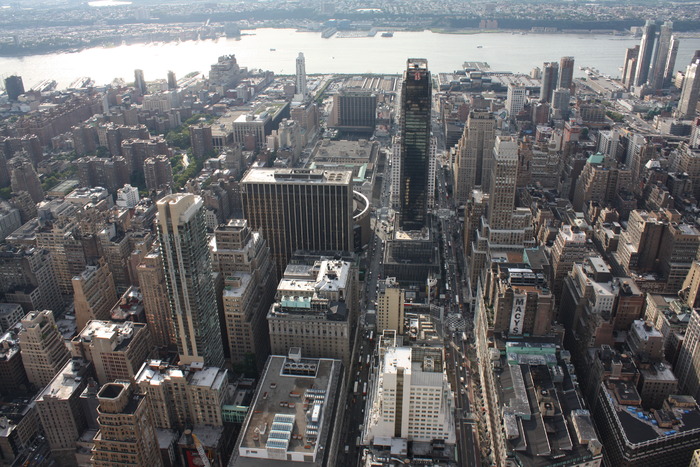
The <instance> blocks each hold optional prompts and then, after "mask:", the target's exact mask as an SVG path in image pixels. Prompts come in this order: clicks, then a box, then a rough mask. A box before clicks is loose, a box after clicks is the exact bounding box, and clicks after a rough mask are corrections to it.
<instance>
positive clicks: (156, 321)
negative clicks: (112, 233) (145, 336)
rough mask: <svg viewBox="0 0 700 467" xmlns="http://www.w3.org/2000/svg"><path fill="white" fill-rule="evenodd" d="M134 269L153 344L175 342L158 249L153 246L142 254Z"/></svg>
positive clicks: (165, 344) (161, 258) (164, 345)
mask: <svg viewBox="0 0 700 467" xmlns="http://www.w3.org/2000/svg"><path fill="white" fill-rule="evenodd" d="M136 271H137V275H138V279H139V285H140V287H141V293H142V294H143V308H144V313H145V315H146V322H147V323H148V331H149V333H150V334H151V339H152V340H153V345H155V346H157V347H167V346H170V345H174V344H176V342H177V341H176V338H175V329H174V327H173V316H172V315H171V313H170V301H169V299H168V288H167V286H166V281H165V269H164V266H163V256H162V254H161V252H160V250H159V249H158V248H154V249H153V250H151V251H150V252H149V253H148V254H147V255H146V256H144V257H143V259H142V260H141V263H140V264H139V265H138V267H137V268H136Z"/></svg>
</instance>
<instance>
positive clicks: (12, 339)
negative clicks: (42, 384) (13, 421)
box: [0, 331, 28, 452]
mask: <svg viewBox="0 0 700 467" xmlns="http://www.w3.org/2000/svg"><path fill="white" fill-rule="evenodd" d="M27 383H28V381H27V373H26V371H25V370H24V366H23V365H22V354H21V353H20V348H19V342H18V340H17V333H16V332H14V331H8V332H3V333H2V334H0V395H2V396H9V397H17V396H18V395H20V394H23V393H26V392H27ZM3 428H7V426H4V427H3ZM2 441H3V440H2V437H1V436H0V452H2V451H3V449H2Z"/></svg>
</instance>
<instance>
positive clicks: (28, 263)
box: [0, 245, 64, 312]
mask: <svg viewBox="0 0 700 467" xmlns="http://www.w3.org/2000/svg"><path fill="white" fill-rule="evenodd" d="M0 278H1V280H0V294H4V296H5V300H7V301H8V302H13V303H19V304H20V305H22V308H23V309H24V311H25V312H28V311H30V310H43V309H49V310H55V311H57V312H60V311H63V307H64V302H63V297H62V296H61V291H60V290H59V287H58V280H57V278H56V271H55V269H54V266H53V261H52V259H51V254H50V253H49V252H48V251H47V250H44V249H40V248H36V247H34V246H24V245H22V246H12V245H4V246H2V247H0Z"/></svg>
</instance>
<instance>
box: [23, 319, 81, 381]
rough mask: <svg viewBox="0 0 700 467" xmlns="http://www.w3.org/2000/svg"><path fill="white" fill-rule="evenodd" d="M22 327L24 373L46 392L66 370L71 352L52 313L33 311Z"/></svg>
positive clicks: (24, 320)
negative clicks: (59, 374) (59, 373)
mask: <svg viewBox="0 0 700 467" xmlns="http://www.w3.org/2000/svg"><path fill="white" fill-rule="evenodd" d="M21 323H22V327H21V329H20V332H19V339H20V342H21V343H22V362H23V364H24V370H25V371H26V372H27V378H28V380H29V383H31V384H33V385H34V387H36V388H42V387H44V386H46V385H47V384H49V383H50V382H51V380H52V379H53V378H54V376H56V374H57V373H58V372H59V370H60V369H61V368H63V366H64V365H65V364H66V362H67V361H68V359H69V358H70V352H69V350H68V348H67V347H66V345H65V344H64V342H63V336H62V335H61V332H60V331H59V330H58V327H57V326H56V321H55V320H54V317H53V312H52V311H51V310H43V311H30V312H29V313H28V314H27V315H26V316H25V317H24V318H23V319H22V321H21Z"/></svg>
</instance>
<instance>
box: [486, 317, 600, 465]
mask: <svg viewBox="0 0 700 467" xmlns="http://www.w3.org/2000/svg"><path fill="white" fill-rule="evenodd" d="M483 331H484V330H483V329H481V330H479V331H478V333H479V336H478V337H477V353H478V355H479V358H480V359H482V361H486V362H488V363H489V364H487V365H479V373H480V377H481V386H480V389H481V393H482V396H483V398H484V401H485V405H486V406H485V411H484V418H485V422H486V423H485V425H486V433H488V435H487V436H489V437H490V442H491V449H492V454H491V459H492V462H493V463H494V464H495V465H531V466H543V467H544V466H548V465H553V464H560V465H577V466H583V465H588V466H594V467H595V466H600V465H602V457H603V455H602V452H601V447H602V446H601V444H602V442H601V438H600V436H599V435H598V433H597V432H596V429H595V425H594V424H593V421H592V420H591V413H590V412H589V411H588V410H587V409H586V406H585V405H584V402H583V398H582V396H581V394H580V393H579V390H578V388H577V383H576V381H577V377H576V374H575V373H574V371H573V365H571V364H570V360H569V355H568V352H567V351H565V350H558V346H557V345H556V344H555V343H554V342H553V341H546V340H542V339H540V340H532V341H529V340H527V339H525V340H524V341H518V342H507V341H503V340H500V339H496V340H494V341H493V342H492V343H487V340H486V338H485V333H484V332H483ZM565 369H566V370H565Z"/></svg>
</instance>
